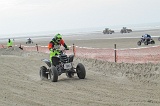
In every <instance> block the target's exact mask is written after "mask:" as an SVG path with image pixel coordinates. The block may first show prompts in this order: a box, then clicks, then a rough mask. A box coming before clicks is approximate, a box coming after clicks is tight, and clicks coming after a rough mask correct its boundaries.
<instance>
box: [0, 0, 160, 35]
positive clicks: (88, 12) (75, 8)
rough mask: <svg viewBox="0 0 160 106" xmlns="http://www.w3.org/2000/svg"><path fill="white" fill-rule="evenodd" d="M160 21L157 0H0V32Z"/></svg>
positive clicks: (10, 32)
mask: <svg viewBox="0 0 160 106" xmlns="http://www.w3.org/2000/svg"><path fill="white" fill-rule="evenodd" d="M152 22H160V0H0V34H14V33H27V32H41V31H54V30H58V29H75V28H88V27H102V26H110V25H114V26H115V25H124V24H141V23H152Z"/></svg>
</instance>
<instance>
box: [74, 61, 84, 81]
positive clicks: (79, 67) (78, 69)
mask: <svg viewBox="0 0 160 106" xmlns="http://www.w3.org/2000/svg"><path fill="white" fill-rule="evenodd" d="M76 72H77V76H78V77H79V79H84V78H85V76H86V70H85V67H84V65H83V64H82V63H78V65H77V67H76Z"/></svg>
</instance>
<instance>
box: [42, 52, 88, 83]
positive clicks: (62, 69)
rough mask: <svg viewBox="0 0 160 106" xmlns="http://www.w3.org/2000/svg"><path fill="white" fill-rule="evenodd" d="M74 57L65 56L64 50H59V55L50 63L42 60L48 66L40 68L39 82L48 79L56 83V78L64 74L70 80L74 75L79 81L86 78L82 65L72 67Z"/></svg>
mask: <svg viewBox="0 0 160 106" xmlns="http://www.w3.org/2000/svg"><path fill="white" fill-rule="evenodd" d="M73 59H74V55H69V56H67V55H66V54H65V50H60V54H59V55H57V56H53V57H52V59H51V60H52V63H51V61H50V60H48V59H42V61H43V62H45V63H46V64H47V66H48V68H47V67H45V66H41V67H40V78H41V80H44V79H50V80H51V81H52V82H57V81H58V76H60V75H61V74H62V73H65V74H66V76H67V77H68V78H72V77H73V76H74V74H75V73H77V76H78V77H79V79H84V78H85V76H86V70H85V67H84V65H83V64H82V63H78V64H77V66H76V67H73Z"/></svg>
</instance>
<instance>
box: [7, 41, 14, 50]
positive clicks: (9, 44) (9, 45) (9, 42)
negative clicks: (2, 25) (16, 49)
mask: <svg viewBox="0 0 160 106" xmlns="http://www.w3.org/2000/svg"><path fill="white" fill-rule="evenodd" d="M12 45H13V42H12V40H11V39H8V42H7V47H8V48H9V47H12Z"/></svg>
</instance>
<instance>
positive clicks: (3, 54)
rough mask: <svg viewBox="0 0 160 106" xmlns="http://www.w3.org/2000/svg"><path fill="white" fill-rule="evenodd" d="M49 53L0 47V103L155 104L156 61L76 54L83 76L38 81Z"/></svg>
mask: <svg viewBox="0 0 160 106" xmlns="http://www.w3.org/2000/svg"><path fill="white" fill-rule="evenodd" d="M43 58H49V54H45V53H39V52H27V51H22V50H20V49H19V48H18V47H14V48H7V49H0V60H1V61H0V72H1V74H0V85H1V86H0V91H1V93H0V106H159V105H160V99H159V98H160V95H159V94H160V90H159V89H160V65H159V64H152V63H146V64H124V63H111V62H103V61H99V60H94V59H83V58H78V57H76V58H75V59H74V65H76V64H77V63H79V62H80V63H83V64H84V66H85V68H86V71H87V75H86V79H83V80H82V79H81V80H80V79H79V78H78V77H77V75H75V77H74V78H67V77H66V75H65V74H62V75H61V76H59V79H58V82H56V83H54V82H51V81H49V80H46V81H41V80H40V77H39V69H40V67H41V66H43V65H45V64H44V63H43V62H42V61H41V59H43Z"/></svg>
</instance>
